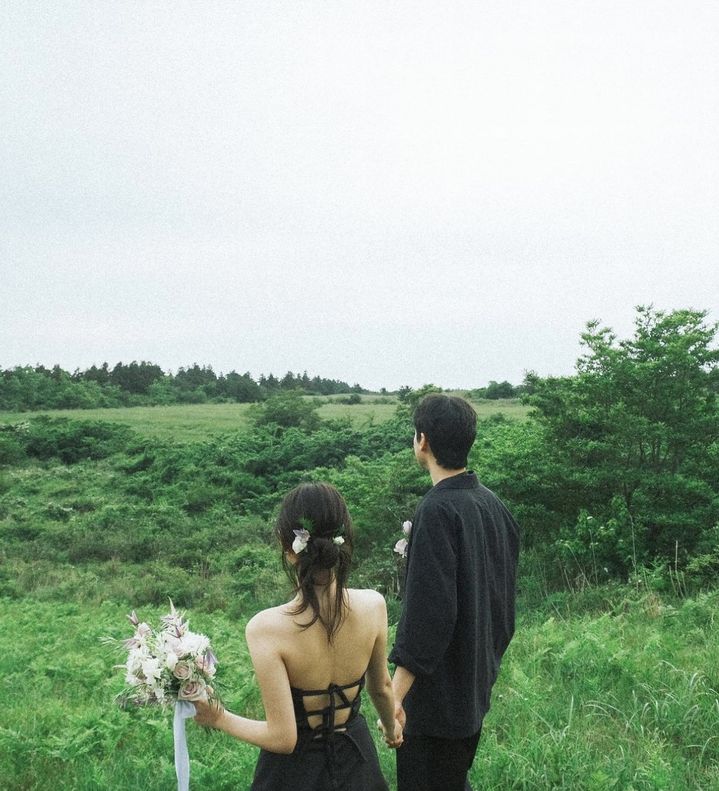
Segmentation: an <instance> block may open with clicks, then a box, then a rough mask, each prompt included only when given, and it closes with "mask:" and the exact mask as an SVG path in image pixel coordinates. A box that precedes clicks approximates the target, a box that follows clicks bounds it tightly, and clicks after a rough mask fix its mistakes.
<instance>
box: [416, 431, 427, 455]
mask: <svg viewBox="0 0 719 791" xmlns="http://www.w3.org/2000/svg"><path fill="white" fill-rule="evenodd" d="M417 447H418V448H419V449H420V450H421V451H426V450H429V442H427V435H426V434H425V433H424V432H423V431H420V433H419V435H418V436H417Z"/></svg>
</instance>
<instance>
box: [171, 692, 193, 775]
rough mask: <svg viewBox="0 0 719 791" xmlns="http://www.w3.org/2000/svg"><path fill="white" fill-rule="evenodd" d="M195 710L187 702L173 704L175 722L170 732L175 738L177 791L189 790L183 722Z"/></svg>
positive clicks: (188, 760)
mask: <svg viewBox="0 0 719 791" xmlns="http://www.w3.org/2000/svg"><path fill="white" fill-rule="evenodd" d="M196 713H197V709H196V708H195V707H194V706H193V705H192V703H190V702H189V701H187V700H178V701H177V703H175V720H174V722H173V723H172V731H173V734H174V736H175V774H176V775H177V791H189V789H190V755H189V753H188V752H187V737H186V736H185V720H186V719H187V718H188V717H194V716H195V714H196Z"/></svg>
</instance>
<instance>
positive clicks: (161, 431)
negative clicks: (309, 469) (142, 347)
mask: <svg viewBox="0 0 719 791" xmlns="http://www.w3.org/2000/svg"><path fill="white" fill-rule="evenodd" d="M321 401H322V404H321V406H320V408H319V412H318V414H319V415H320V417H322V418H324V419H337V418H347V417H349V418H350V420H351V421H352V423H353V424H354V425H355V426H358V427H359V426H362V425H366V424H367V423H369V422H370V421H372V422H375V423H381V422H383V421H385V420H389V419H390V418H391V417H392V416H393V415H394V413H395V410H396V408H397V402H396V401H391V400H390V401H389V402H387V399H386V398H377V397H373V396H363V397H362V402H361V403H360V404H354V405H350V404H342V403H339V402H338V401H337V400H336V399H335V400H333V401H332V403H327V401H326V399H321ZM250 406H251V405H250V404H173V405H171V406H149V407H132V408H126V407H125V408H118V409H54V410H45V411H39V412H0V423H17V422H20V421H23V420H29V419H31V418H33V417H37V416H38V415H50V416H54V417H68V418H71V419H74V420H104V421H109V422H114V423H124V424H126V425H128V426H130V427H131V428H132V429H134V430H135V431H137V432H138V433H140V434H142V435H144V436H147V437H158V438H162V439H175V440H178V441H182V442H193V441H196V440H202V439H204V438H205V437H207V436H208V435H213V434H223V433H226V432H231V431H242V430H245V429H246V428H247V427H248V426H249V416H248V410H249V409H250ZM474 406H475V408H476V410H477V414H478V415H479V417H480V418H485V417H489V416H490V415H495V414H501V415H504V416H505V417H508V418H516V419H522V418H524V417H526V415H527V413H528V411H529V408H528V407H526V406H524V405H523V404H520V403H519V402H518V401H516V400H514V399H507V400H506V401H479V402H476V403H475V404H474Z"/></svg>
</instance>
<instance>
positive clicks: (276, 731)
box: [195, 617, 297, 753]
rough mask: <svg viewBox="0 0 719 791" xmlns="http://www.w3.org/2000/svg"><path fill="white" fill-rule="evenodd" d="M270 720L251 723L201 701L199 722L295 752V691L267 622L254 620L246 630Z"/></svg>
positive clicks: (275, 749) (271, 748)
mask: <svg viewBox="0 0 719 791" xmlns="http://www.w3.org/2000/svg"><path fill="white" fill-rule="evenodd" d="M245 635H246V637H247V645H248V647H249V649H250V656H251V658H252V664H253V666H254V668H255V676H256V677H257V683H258V684H259V686H260V693H261V695H262V704H263V705H264V708H265V716H266V717H267V719H266V720H250V719H247V718H246V717H240V716H239V715H237V714H232V712H229V711H227V710H226V709H221V708H219V707H216V706H210V705H208V704H207V703H204V702H203V701H197V702H196V703H195V706H196V707H197V716H196V717H195V721H196V722H198V723H199V724H200V725H208V726H209V727H211V728H217V729H218V730H221V731H224V732H225V733H228V734H229V735H230V736H233V737H234V738H236V739H241V740H242V741H244V742H249V743H250V744H254V745H255V746H256V747H261V748H262V749H264V750H269V751H270V752H273V753H291V752H292V751H293V750H294V749H295V744H296V743H297V724H296V723H295V714H294V708H293V705H292V692H291V691H290V681H289V678H288V677H287V669H286V668H285V663H284V661H283V660H282V657H281V656H280V654H279V652H278V650H277V648H276V644H275V641H273V640H272V639H271V633H270V632H269V630H268V627H267V624H266V623H265V622H264V619H261V618H257V617H255V618H253V619H252V620H251V621H250V622H249V623H248V624H247V629H246V630H245Z"/></svg>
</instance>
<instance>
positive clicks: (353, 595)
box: [347, 588, 387, 611]
mask: <svg viewBox="0 0 719 791" xmlns="http://www.w3.org/2000/svg"><path fill="white" fill-rule="evenodd" d="M347 593H348V595H349V605H350V608H351V609H353V610H357V609H366V610H378V611H383V610H386V609H387V603H386V602H385V600H384V596H383V595H382V594H381V593H380V592H379V591H376V590H373V589H372V588H348V589H347Z"/></svg>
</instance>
